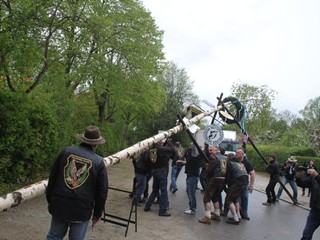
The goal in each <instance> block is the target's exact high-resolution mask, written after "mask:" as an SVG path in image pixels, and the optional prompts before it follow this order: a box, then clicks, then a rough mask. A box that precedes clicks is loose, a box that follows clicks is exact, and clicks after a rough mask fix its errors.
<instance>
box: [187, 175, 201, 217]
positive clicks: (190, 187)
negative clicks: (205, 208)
mask: <svg viewBox="0 0 320 240" xmlns="http://www.w3.org/2000/svg"><path fill="white" fill-rule="evenodd" d="M197 184H198V177H194V176H188V177H187V194H188V198H189V208H190V209H191V210H192V211H194V212H195V211H196V208H197V200H196V188H197Z"/></svg>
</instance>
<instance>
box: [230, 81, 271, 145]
mask: <svg viewBox="0 0 320 240" xmlns="http://www.w3.org/2000/svg"><path fill="white" fill-rule="evenodd" d="M231 96H233V97H236V98H237V99H238V100H239V101H240V102H242V103H243V104H244V105H245V106H246V131H247V132H248V133H249V134H251V135H254V138H255V139H256V140H257V142H259V141H262V140H263V137H262V135H263V133H264V132H266V131H267V130H268V129H269V128H270V122H271V120H272V119H273V115H274V113H275V110H274V109H272V107H271V104H272V101H273V100H274V98H275V91H273V90H272V89H270V88H268V86H266V85H262V86H253V85H249V84H247V83H242V84H239V83H234V84H233V85H232V87H231ZM260 135H261V137H260Z"/></svg>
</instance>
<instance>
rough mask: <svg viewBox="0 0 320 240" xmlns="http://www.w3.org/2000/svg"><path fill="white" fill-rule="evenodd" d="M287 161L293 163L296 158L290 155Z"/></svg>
mask: <svg viewBox="0 0 320 240" xmlns="http://www.w3.org/2000/svg"><path fill="white" fill-rule="evenodd" d="M288 161H289V162H291V163H295V162H296V161H297V159H296V158H295V157H294V156H291V157H290V158H288Z"/></svg>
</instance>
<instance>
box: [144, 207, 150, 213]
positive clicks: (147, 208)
mask: <svg viewBox="0 0 320 240" xmlns="http://www.w3.org/2000/svg"><path fill="white" fill-rule="evenodd" d="M150 210H151V208H150V207H147V206H145V207H144V209H143V211H145V212H149V211H150Z"/></svg>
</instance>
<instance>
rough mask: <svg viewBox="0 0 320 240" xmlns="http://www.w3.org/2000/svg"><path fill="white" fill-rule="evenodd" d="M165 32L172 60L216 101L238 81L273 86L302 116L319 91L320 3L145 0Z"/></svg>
mask: <svg viewBox="0 0 320 240" xmlns="http://www.w3.org/2000/svg"><path fill="white" fill-rule="evenodd" d="M142 2H143V4H144V6H145V7H146V8H147V9H149V10H150V12H151V15H152V16H153V17H154V18H155V20H156V24H157V25H158V26H159V29H161V30H164V32H165V33H164V42H163V43H164V46H165V53H166V58H167V60H170V61H174V62H176V63H177V64H178V66H179V67H181V68H185V70H186V71H187V73H188V75H189V76H190V78H191V79H192V80H193V81H194V86H195V92H196V93H197V94H198V95H199V96H200V98H201V99H207V100H209V101H211V102H215V101H216V97H217V96H219V95H220V93H221V92H223V93H224V94H225V96H227V95H229V90H230V88H231V85H232V83H233V82H237V81H239V79H240V80H241V81H242V82H247V83H249V84H254V85H262V84H264V85H267V86H269V87H270V88H271V89H273V90H275V91H277V92H278V95H277V99H276V101H275V103H274V107H275V108H276V109H277V110H278V111H283V110H290V111H291V112H293V113H297V112H298V111H299V110H301V109H302V108H303V107H304V106H305V105H306V103H307V102H308V100H309V99H311V98H315V97H318V96H319V90H318V89H319V85H320V84H319V80H320V15H319V14H318V13H319V10H320V1H317V0H307V1H301V0H267V1H257V0H242V1H239V0H228V1H218V0H199V1H193V0H170V1H169V0H161V1H158V0H143V1H142Z"/></svg>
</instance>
